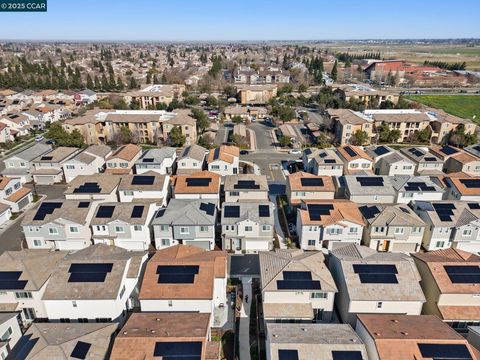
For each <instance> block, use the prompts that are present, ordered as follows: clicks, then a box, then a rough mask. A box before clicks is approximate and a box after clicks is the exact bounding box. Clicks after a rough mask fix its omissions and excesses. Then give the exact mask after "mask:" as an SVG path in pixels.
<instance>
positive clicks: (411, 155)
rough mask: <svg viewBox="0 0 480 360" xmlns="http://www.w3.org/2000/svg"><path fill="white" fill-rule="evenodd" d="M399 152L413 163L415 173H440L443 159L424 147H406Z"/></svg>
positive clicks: (423, 174) (421, 174) (427, 174)
mask: <svg viewBox="0 0 480 360" xmlns="http://www.w3.org/2000/svg"><path fill="white" fill-rule="evenodd" d="M400 151H401V153H402V154H403V155H405V156H406V157H407V158H408V159H410V160H412V161H413V162H414V163H415V175H417V176H430V175H442V174H443V172H442V167H443V160H442V159H440V158H439V157H437V156H435V155H434V154H433V153H430V152H429V151H428V149H426V148H418V147H406V148H402V149H401V150H400Z"/></svg>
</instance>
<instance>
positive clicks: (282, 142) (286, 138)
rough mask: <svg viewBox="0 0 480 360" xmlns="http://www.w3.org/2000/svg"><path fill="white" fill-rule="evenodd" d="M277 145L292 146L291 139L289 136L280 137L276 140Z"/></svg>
mask: <svg viewBox="0 0 480 360" xmlns="http://www.w3.org/2000/svg"><path fill="white" fill-rule="evenodd" d="M278 143H279V144H280V146H281V147H287V146H292V138H291V137H290V136H282V137H280V139H278Z"/></svg>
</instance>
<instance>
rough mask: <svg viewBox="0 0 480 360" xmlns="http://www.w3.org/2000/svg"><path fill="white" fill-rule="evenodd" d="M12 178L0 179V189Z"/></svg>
mask: <svg viewBox="0 0 480 360" xmlns="http://www.w3.org/2000/svg"><path fill="white" fill-rule="evenodd" d="M12 180H13V178H8V177H0V189H1V190H3V189H5V187H6V186H7V185H8V184H9V183H10V181H12Z"/></svg>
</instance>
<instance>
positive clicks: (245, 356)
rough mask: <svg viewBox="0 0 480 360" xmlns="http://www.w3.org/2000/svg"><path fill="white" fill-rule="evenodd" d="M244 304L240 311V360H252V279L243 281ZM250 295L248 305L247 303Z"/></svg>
mask: <svg viewBox="0 0 480 360" xmlns="http://www.w3.org/2000/svg"><path fill="white" fill-rule="evenodd" d="M242 287H243V303H242V309H241V311H240V329H239V331H238V332H239V336H238V340H239V344H238V345H239V348H240V359H241V360H250V304H251V302H252V278H243V279H242ZM247 295H248V303H247V302H246V301H245V299H246V296H247Z"/></svg>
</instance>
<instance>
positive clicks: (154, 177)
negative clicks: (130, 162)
mask: <svg viewBox="0 0 480 360" xmlns="http://www.w3.org/2000/svg"><path fill="white" fill-rule="evenodd" d="M169 187H170V176H168V175H160V174H158V173H157V172H153V171H149V172H146V173H143V175H122V176H121V180H120V184H119V186H118V197H119V199H120V202H139V201H150V202H155V203H156V206H166V205H167V201H168V198H169V196H170V192H169Z"/></svg>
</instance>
